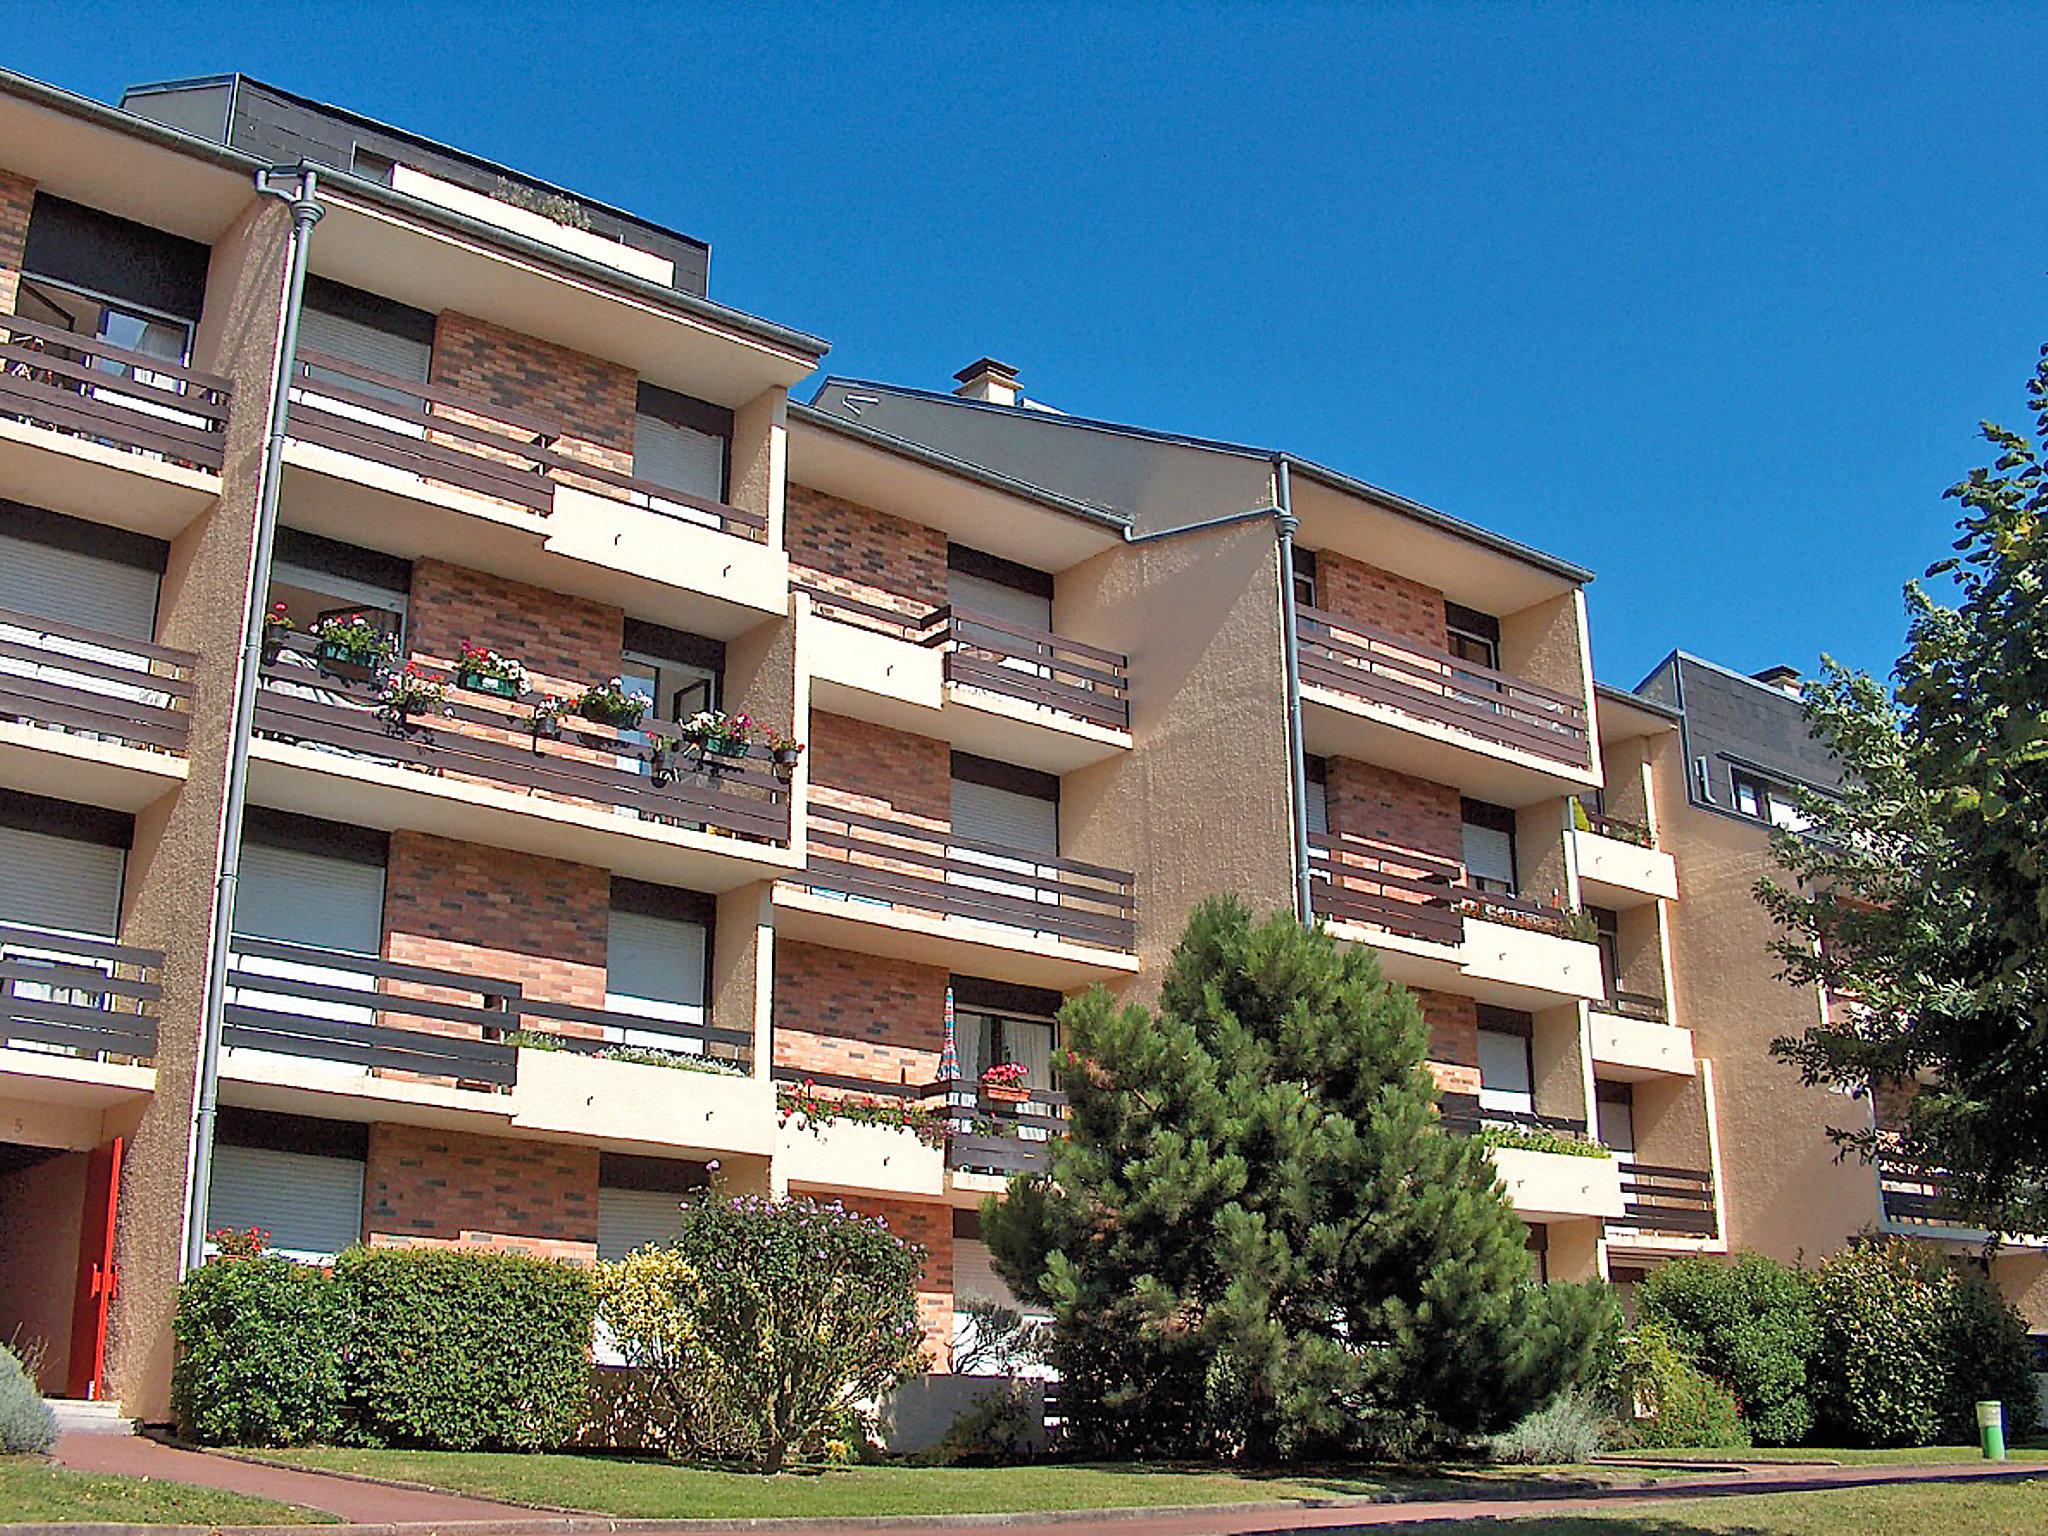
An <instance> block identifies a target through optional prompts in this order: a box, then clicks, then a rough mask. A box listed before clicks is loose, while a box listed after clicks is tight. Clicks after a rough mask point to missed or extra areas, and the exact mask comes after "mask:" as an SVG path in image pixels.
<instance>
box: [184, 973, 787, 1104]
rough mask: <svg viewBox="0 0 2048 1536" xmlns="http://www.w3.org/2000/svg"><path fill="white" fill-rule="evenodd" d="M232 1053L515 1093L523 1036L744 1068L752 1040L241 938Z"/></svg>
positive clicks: (489, 983) (233, 976)
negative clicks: (647, 1048)
mask: <svg viewBox="0 0 2048 1536" xmlns="http://www.w3.org/2000/svg"><path fill="white" fill-rule="evenodd" d="M228 988H229V992H228V998H227V1004H226V1008H225V1012H224V1028H223V1031H222V1035H221V1040H222V1043H223V1044H224V1045H228V1046H232V1047H237V1048H242V1049H248V1050H255V1051H272V1052H276V1053H279V1054H282V1055H287V1056H304V1057H310V1058H313V1059H315V1060H319V1061H329V1062H339V1063H342V1064H344V1065H348V1066H356V1067H363V1068H366V1069H372V1070H386V1071H398V1072H411V1073H417V1074H419V1075H421V1076H425V1077H433V1078H453V1079H455V1080H456V1081H457V1082H458V1083H464V1084H476V1085H478V1086H481V1087H486V1088H508V1087H510V1086H511V1085H512V1082H513V1080H514V1078H515V1077H516V1075H517V1071H518V1066H517V1062H518V1057H517V1042H516V1040H515V1039H514V1037H515V1036H519V1035H536V1036H547V1037H549V1038H550V1040H551V1041H553V1042H554V1043H555V1044H556V1045H557V1046H559V1048H560V1049H563V1050H569V1051H578V1052H583V1053H589V1054H595V1053H600V1052H602V1051H604V1050H605V1049H607V1048H608V1047H616V1046H620V1045H622V1044H624V1043H627V1042H629V1041H630V1042H631V1043H632V1044H634V1045H636V1046H637V1045H647V1044H652V1043H654V1042H657V1041H658V1042H659V1045H658V1046H656V1048H658V1049H664V1048H665V1049H668V1050H671V1051H673V1052H675V1053H676V1054H678V1055H711V1056H714V1057H718V1058H721V1059H724V1060H728V1061H732V1062H734V1063H737V1064H744V1063H745V1062H747V1060H748V1059H749V1058H750V1056H751V1054H752V1047H753V1038H752V1036H751V1035H748V1034H744V1033H742V1032H740V1031H737V1030H728V1029H716V1028H713V1027H711V1026H710V1025H704V1024H692V1023H688V1022H685V1021H682V1020H677V1019H673V1018H664V1017H658V1016H654V1017H651V1016H647V1015H643V1014H639V1013H625V1012H618V1011H614V1010H607V1009H602V1008H583V1007H578V1006H575V1005H573V1004H568V1003H554V1002H546V1001H543V1000H542V999H540V998H533V997H528V996H526V995H525V992H524V989H523V988H522V987H521V986H520V985H519V983H517V982H512V981H499V980H496V979H494V978H491V977H486V976H475V975H471V974H469V973H467V972H462V971H448V970H439V969H436V968H434V967H431V966H421V965H401V964H399V963H398V962H396V961H392V960H382V959H378V958H377V957H375V956H373V955H357V954H349V953H346V952H344V951H341V950H334V949H326V948H322V947H318V946H315V945H310V944H291V943H284V942H281V941H279V940H275V939H258V938H251V937H248V936H246V935H237V936H236V938H235V940H234V954H233V959H232V962H231V965H230V968H229V972H228Z"/></svg>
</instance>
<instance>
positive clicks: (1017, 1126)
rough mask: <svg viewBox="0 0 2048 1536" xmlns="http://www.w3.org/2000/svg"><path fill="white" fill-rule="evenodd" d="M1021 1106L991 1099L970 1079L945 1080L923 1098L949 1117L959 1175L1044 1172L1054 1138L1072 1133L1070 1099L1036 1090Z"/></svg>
mask: <svg viewBox="0 0 2048 1536" xmlns="http://www.w3.org/2000/svg"><path fill="white" fill-rule="evenodd" d="M1030 1095H1031V1096H1030V1097H1029V1098H1028V1099H1026V1100H1024V1101H1023V1102H1022V1103H1009V1102H1005V1101H1001V1100H995V1099H990V1098H988V1097H987V1096H986V1095H985V1094H983V1093H982V1091H981V1088H980V1085H979V1084H978V1083H975V1082H972V1081H970V1080H968V1079H965V1078H958V1077H955V1078H942V1079H940V1080H939V1081H938V1082H935V1083H933V1084H932V1085H931V1086H930V1087H928V1088H926V1089H925V1090H924V1092H923V1094H922V1095H921V1097H922V1098H923V1099H924V1101H925V1102H926V1103H928V1104H936V1105H937V1106H938V1107H939V1110H940V1113H941V1114H942V1115H943V1116H944V1118H945V1125H946V1166H947V1167H948V1168H950V1169H953V1170H954V1171H955V1172H958V1173H986V1174H994V1175H997V1176H998V1177H1001V1178H1008V1177H1010V1176H1011V1175H1013V1174H1019V1173H1041V1172H1043V1171H1044V1170H1045V1168H1046V1166H1047V1164H1048V1163H1049V1162H1050V1160H1051V1148H1050V1146H1049V1145H1048V1144H1049V1143H1050V1142H1051V1140H1052V1138H1053V1137H1055V1136H1058V1135H1062V1134H1064V1133H1065V1131H1066V1128H1067V1096H1066V1095H1065V1094H1063V1093H1054V1092H1052V1091H1051V1090H1050V1089H1045V1088H1033V1089H1031V1090H1030Z"/></svg>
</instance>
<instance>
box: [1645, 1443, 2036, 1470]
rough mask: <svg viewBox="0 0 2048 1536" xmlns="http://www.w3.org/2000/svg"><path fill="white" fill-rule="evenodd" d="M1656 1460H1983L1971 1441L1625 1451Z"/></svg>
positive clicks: (1857, 1463) (2021, 1457) (2020, 1451)
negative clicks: (1887, 1446) (1866, 1447)
mask: <svg viewBox="0 0 2048 1536" xmlns="http://www.w3.org/2000/svg"><path fill="white" fill-rule="evenodd" d="M1620 1454H1622V1455H1625V1456H1641V1457H1643V1458H1645V1459H1646V1460H1656V1461H1839V1462H1841V1463H1842V1465H1844V1466H1848V1467H1861V1466H1907V1467H1932V1466H1948V1465H1951V1464H1953V1463H1956V1462H1966V1461H1982V1460H1983V1459H1984V1452H1983V1451H1982V1450H1981V1449H1980V1448H1979V1447H1977V1446H1974V1445H1909V1446H1901V1447H1899V1448H1897V1449H1894V1450H1882V1451H1857V1450H1829V1449H1828V1448H1827V1447H1825V1446H1803V1445H1801V1446H1790V1447H1778V1446H1761V1445H1760V1446H1758V1447H1757V1448H1756V1449H1755V1450H1741V1451H1692V1450H1687V1451H1624V1452H1621V1453H1620ZM2011 1457H2012V1459H2013V1460H2014V1461H2048V1445H2044V1444H2041V1443H2039V1442H2035V1443H2032V1444H2029V1445H2016V1446H2013V1447H2012V1449H2011Z"/></svg>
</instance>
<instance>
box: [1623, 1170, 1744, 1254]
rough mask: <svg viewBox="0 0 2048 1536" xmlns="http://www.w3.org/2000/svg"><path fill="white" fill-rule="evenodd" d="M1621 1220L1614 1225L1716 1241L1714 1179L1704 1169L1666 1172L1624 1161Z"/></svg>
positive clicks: (1717, 1227)
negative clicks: (1707, 1238)
mask: <svg viewBox="0 0 2048 1536" xmlns="http://www.w3.org/2000/svg"><path fill="white" fill-rule="evenodd" d="M1620 1162H1621V1199H1622V1218H1621V1220H1620V1221H1618V1222H1616V1223H1614V1225H1616V1226H1621V1227H1634V1228H1636V1229H1637V1230H1639V1231H1643V1232H1677V1233H1682V1234H1689V1235H1691V1236H1695V1237H1713V1236H1714V1235H1715V1234H1716V1233H1718V1232H1719V1230H1720V1223H1719V1221H1718V1219H1717V1218H1716V1216H1715V1214H1714V1176H1713V1174H1712V1173H1710V1172H1708V1171H1707V1170H1706V1169H1704V1168H1665V1167H1660V1166H1659V1165H1657V1164H1655V1163H1638V1162H1632V1161H1630V1160H1629V1159H1627V1158H1622V1159H1621V1160H1620Z"/></svg>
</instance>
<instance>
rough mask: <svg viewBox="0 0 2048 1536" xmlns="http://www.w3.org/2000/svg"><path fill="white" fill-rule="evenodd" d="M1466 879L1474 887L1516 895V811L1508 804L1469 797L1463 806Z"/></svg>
mask: <svg viewBox="0 0 2048 1536" xmlns="http://www.w3.org/2000/svg"><path fill="white" fill-rule="evenodd" d="M1461 813H1462V816H1463V819H1464V836H1465V848H1464V853H1465V878H1466V883H1467V884H1469V885H1470V886H1471V887H1472V888H1473V889H1474V890H1478V891H1492V892H1494V893H1495V894H1496V895H1501V896H1512V895H1514V894H1515V891H1516V890H1517V889H1518V886H1517V884H1516V880H1515V813H1514V812H1513V811H1511V810H1509V809H1508V808H1507V807H1506V806H1504V805H1488V804H1487V803H1486V802H1485V801H1483V800H1467V801H1465V802H1464V804H1463V806H1462V811H1461Z"/></svg>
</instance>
